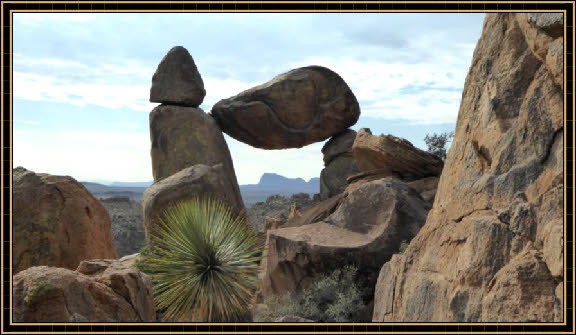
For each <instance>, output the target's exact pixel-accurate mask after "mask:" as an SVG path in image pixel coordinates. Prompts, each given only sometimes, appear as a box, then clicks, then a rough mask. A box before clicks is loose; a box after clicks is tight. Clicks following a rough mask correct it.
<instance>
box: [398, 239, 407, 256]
mask: <svg viewBox="0 0 576 335" xmlns="http://www.w3.org/2000/svg"><path fill="white" fill-rule="evenodd" d="M408 245H409V244H408V242H407V241H406V240H402V242H400V248H399V251H400V252H401V253H402V252H404V251H406V248H408Z"/></svg>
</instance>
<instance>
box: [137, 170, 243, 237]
mask: <svg viewBox="0 0 576 335" xmlns="http://www.w3.org/2000/svg"><path fill="white" fill-rule="evenodd" d="M235 187H237V185H236V184H232V183H231V182H230V179H229V178H227V174H226V172H225V169H224V166H223V165H222V164H217V165H214V166H208V165H204V164H197V165H194V166H191V167H189V168H186V169H183V170H181V171H179V172H177V173H175V174H173V175H172V176H170V177H168V178H164V179H162V180H160V181H159V182H156V183H154V184H152V186H150V187H149V188H147V189H146V191H145V192H144V195H143V196H142V207H143V211H144V227H145V231H146V235H147V236H148V237H149V234H150V229H151V227H152V226H153V225H155V224H156V223H157V222H158V218H159V217H160V216H162V215H163V213H164V211H165V210H166V209H167V208H168V207H170V206H173V205H175V204H176V203H178V202H182V201H186V200H190V199H193V198H196V197H200V198H207V197H211V198H216V199H219V200H220V201H223V202H224V203H225V204H227V205H228V206H229V207H230V208H231V209H232V210H233V211H234V212H235V213H237V214H242V215H245V212H246V210H245V208H244V204H243V202H242V198H241V197H240V196H238V195H237V194H236V192H234V189H235Z"/></svg>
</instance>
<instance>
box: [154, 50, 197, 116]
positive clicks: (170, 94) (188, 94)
mask: <svg viewBox="0 0 576 335" xmlns="http://www.w3.org/2000/svg"><path fill="white" fill-rule="evenodd" d="M205 95H206V90H204V82H203V81H202V77H201V76H200V73H199V72H198V69H197V68H196V64H195V63H194V59H193V58H192V56H190V53H188V50H186V49H185V48H184V47H181V46H176V47H173V48H172V49H170V51H168V53H167V54H166V56H164V58H162V61H161V62H160V64H159V65H158V68H157V69H156V72H155V73H154V76H153V77H152V87H151V88H150V102H161V103H166V104H173V105H184V106H191V107H198V106H199V105H200V104H201V103H202V101H203V100H204V96H205Z"/></svg>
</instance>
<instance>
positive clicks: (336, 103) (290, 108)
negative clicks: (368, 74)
mask: <svg viewBox="0 0 576 335" xmlns="http://www.w3.org/2000/svg"><path fill="white" fill-rule="evenodd" d="M211 113H212V115H213V116H214V117H215V118H216V120H217V121H218V123H219V124H220V127H222V130H223V131H224V132H226V133H227V134H228V135H230V136H232V137H233V138H235V139H237V140H238V141H241V142H244V143H247V144H249V145H251V146H254V147H257V148H262V149H286V148H300V147H303V146H305V145H308V144H311V143H314V142H318V141H323V140H325V139H327V138H329V137H330V136H333V135H336V134H338V133H340V132H342V131H344V130H346V129H347V128H348V127H350V126H352V125H353V124H355V123H356V121H358V117H359V116H360V107H359V105H358V101H357V100H356V97H355V96H354V94H353V93H352V91H351V90H350V87H348V85H347V84H346V82H344V80H343V79H342V78H341V77H340V76H339V75H338V74H337V73H335V72H333V71H331V70H330V69H327V68H325V67H321V66H308V67H303V68H298V69H294V70H291V71H289V72H286V73H284V74H281V75H278V76H276V77H275V78H273V79H272V80H271V81H269V82H267V83H264V84H262V85H259V86H256V87H253V88H251V89H249V90H246V91H244V92H242V93H240V94H238V95H236V96H234V97H231V98H228V99H224V100H221V101H219V102H218V103H217V104H216V105H214V107H213V108H212V112H211Z"/></svg>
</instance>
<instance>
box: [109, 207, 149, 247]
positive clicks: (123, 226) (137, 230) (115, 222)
mask: <svg viewBox="0 0 576 335" xmlns="http://www.w3.org/2000/svg"><path fill="white" fill-rule="evenodd" d="M100 201H102V204H103V205H104V207H106V210H108V213H109V214H110V225H111V228H112V236H113V237H114V242H115V244H116V252H117V253H118V257H123V256H126V255H132V254H135V253H137V252H139V251H140V249H141V248H142V247H143V246H144V244H145V243H146V238H145V235H144V221H143V218H142V204H141V203H140V202H136V201H132V200H130V199H129V198H128V197H112V198H106V199H100Z"/></svg>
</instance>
